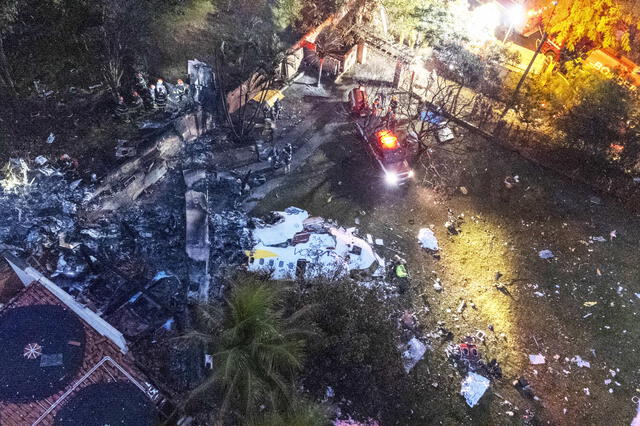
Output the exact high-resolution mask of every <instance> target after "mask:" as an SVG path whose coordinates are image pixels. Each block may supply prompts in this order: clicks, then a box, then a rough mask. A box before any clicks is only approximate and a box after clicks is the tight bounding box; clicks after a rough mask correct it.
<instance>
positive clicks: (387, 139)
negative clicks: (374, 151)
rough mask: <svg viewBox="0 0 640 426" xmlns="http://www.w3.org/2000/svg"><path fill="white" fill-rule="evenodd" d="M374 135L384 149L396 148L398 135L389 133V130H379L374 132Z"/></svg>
mask: <svg viewBox="0 0 640 426" xmlns="http://www.w3.org/2000/svg"><path fill="white" fill-rule="evenodd" d="M376 137H377V138H378V141H380V145H382V147H383V148H385V149H396V148H397V147H398V137H397V136H396V135H394V134H393V133H391V130H380V131H378V132H376Z"/></svg>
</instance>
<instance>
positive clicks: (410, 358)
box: [402, 337, 427, 373]
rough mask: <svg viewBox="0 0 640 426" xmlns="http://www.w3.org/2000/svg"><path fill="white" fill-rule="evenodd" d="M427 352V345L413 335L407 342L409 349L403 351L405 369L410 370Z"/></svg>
mask: <svg viewBox="0 0 640 426" xmlns="http://www.w3.org/2000/svg"><path fill="white" fill-rule="evenodd" d="M425 352H427V346H426V345H425V344H424V343H422V342H421V341H420V340H418V339H416V338H415V337H412V338H411V340H409V342H408V343H407V349H406V350H405V351H404V352H403V353H402V358H404V371H406V372H407V373H408V372H410V371H411V370H412V369H413V367H415V365H416V364H417V363H418V361H420V360H421V359H422V358H423V357H424V354H425Z"/></svg>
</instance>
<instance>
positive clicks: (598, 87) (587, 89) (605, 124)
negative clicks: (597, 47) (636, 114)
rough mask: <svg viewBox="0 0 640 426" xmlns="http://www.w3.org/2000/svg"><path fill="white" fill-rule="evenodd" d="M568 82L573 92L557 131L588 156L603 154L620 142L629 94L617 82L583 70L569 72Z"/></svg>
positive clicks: (628, 106) (629, 99)
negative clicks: (589, 154)
mask: <svg viewBox="0 0 640 426" xmlns="http://www.w3.org/2000/svg"><path fill="white" fill-rule="evenodd" d="M567 80H569V82H570V84H571V88H570V90H571V91H572V92H573V93H572V95H570V96H568V98H569V99H568V103H569V104H568V105H567V108H566V110H565V112H564V113H563V114H562V115H561V116H560V117H559V118H558V120H557V124H556V126H557V128H558V129H559V130H561V131H562V132H564V133H565V134H566V136H567V142H569V143H571V144H575V145H578V147H580V148H583V149H586V150H587V151H589V152H590V153H594V154H598V155H604V154H606V153H607V151H608V150H609V149H610V146H611V144H614V143H615V144H618V143H620V138H621V136H622V131H623V128H624V126H625V123H626V122H627V121H628V120H629V118H630V114H631V111H632V97H631V95H630V92H629V91H628V90H627V88H625V87H624V86H622V85H621V84H620V83H619V82H618V81H617V80H615V79H609V78H606V77H604V76H602V75H601V74H599V73H596V72H593V71H589V70H585V69H575V70H572V71H570V72H569V74H568V78H567Z"/></svg>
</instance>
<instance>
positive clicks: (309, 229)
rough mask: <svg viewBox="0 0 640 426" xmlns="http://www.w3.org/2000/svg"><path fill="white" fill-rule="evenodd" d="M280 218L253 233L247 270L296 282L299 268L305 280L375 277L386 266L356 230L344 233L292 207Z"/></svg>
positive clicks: (248, 253)
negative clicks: (363, 273)
mask: <svg viewBox="0 0 640 426" xmlns="http://www.w3.org/2000/svg"><path fill="white" fill-rule="evenodd" d="M275 214H276V215H277V216H279V217H280V220H278V221H277V222H276V223H274V224H260V225H258V226H257V227H256V229H254V230H253V233H252V237H253V240H254V242H255V245H254V246H253V248H252V250H250V251H247V252H246V255H247V256H248V257H249V263H248V267H247V269H248V270H250V271H254V272H271V274H272V275H271V276H272V277H273V278H274V279H293V278H295V277H296V272H297V270H298V269H299V264H300V263H304V264H305V265H306V266H305V268H304V271H302V272H300V271H299V270H298V273H302V274H303V275H304V276H305V277H306V278H314V277H318V276H339V275H345V274H348V273H349V272H350V271H353V270H370V271H371V272H372V273H374V271H376V270H378V269H379V267H380V266H382V265H384V260H383V259H382V258H381V257H380V256H378V255H377V254H376V253H375V252H374V251H373V249H372V248H371V246H370V245H369V244H367V242H366V241H364V240H362V239H361V238H358V237H356V236H355V235H354V232H355V229H354V228H350V229H344V228H341V227H337V226H335V225H334V224H331V223H328V222H326V221H325V220H324V219H322V218H319V217H311V218H310V217H309V213H308V212H306V211H304V210H301V209H298V208H295V207H289V208H287V209H286V210H285V211H283V212H275Z"/></svg>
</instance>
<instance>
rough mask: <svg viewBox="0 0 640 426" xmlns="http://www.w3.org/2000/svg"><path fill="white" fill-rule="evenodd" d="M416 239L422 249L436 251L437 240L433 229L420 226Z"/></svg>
mask: <svg viewBox="0 0 640 426" xmlns="http://www.w3.org/2000/svg"><path fill="white" fill-rule="evenodd" d="M418 241H420V245H421V246H422V248H423V249H427V250H433V251H438V250H439V247H438V240H437V239H436V236H435V235H434V233H433V231H432V230H431V229H429V228H422V229H420V231H418Z"/></svg>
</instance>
